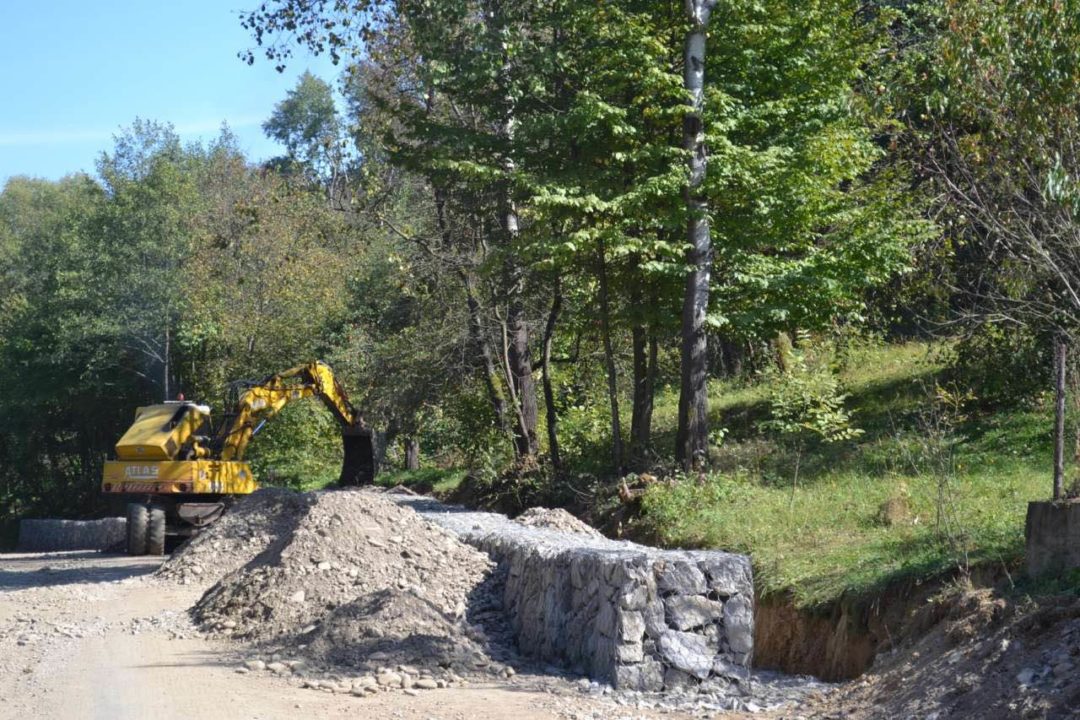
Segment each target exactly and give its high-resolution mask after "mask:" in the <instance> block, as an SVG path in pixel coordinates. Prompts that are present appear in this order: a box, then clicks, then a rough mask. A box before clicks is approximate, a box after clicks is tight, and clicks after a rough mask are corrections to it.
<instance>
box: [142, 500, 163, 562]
mask: <svg viewBox="0 0 1080 720" xmlns="http://www.w3.org/2000/svg"><path fill="white" fill-rule="evenodd" d="M146 554H147V555H159V556H160V555H164V554H165V510H164V509H163V508H159V507H151V508H150V523H149V525H148V526H147V532H146Z"/></svg>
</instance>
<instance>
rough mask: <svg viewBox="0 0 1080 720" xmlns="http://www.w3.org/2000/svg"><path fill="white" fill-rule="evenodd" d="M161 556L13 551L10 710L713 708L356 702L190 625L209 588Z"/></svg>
mask: <svg viewBox="0 0 1080 720" xmlns="http://www.w3.org/2000/svg"><path fill="white" fill-rule="evenodd" d="M159 565H160V560H159V559H154V558H129V557H126V556H117V555H103V554H100V553H79V552H68V553H34V554H5V555H0V718H12V719H14V718H20V719H27V718H49V719H50V720H51V719H54V718H56V719H60V720H64V719H67V718H80V719H81V718H102V719H105V718H108V719H109V720H123V719H125V718H131V719H133V720H145V718H148V717H152V718H155V720H165V719H167V718H184V719H185V720H191V718H228V720H245V719H248V718H250V719H267V718H295V717H301V716H307V717H318V718H336V717H346V716H349V717H357V716H359V717H372V718H401V719H402V720H410V719H414V718H415V719H416V720H467V719H470V718H476V719H477V720H495V719H497V718H500V719H501V718H520V719H521V720H540V719H542V718H543V719H547V718H552V719H558V720H599V719H600V718H604V719H605V720H607V719H609V718H610V719H611V720H620V719H626V720H631V719H634V720H636V719H638V718H641V719H642V720H652V719H653V718H660V717H663V718H675V719H676V720H677V719H678V718H691V717H694V718H700V717H703V715H702V714H701V713H694V714H683V713H681V712H677V711H673V710H671V709H663V710H651V709H640V708H628V707H625V706H624V705H621V704H619V702H620V700H619V698H614V699H612V698H609V697H606V696H604V695H603V694H601V693H598V692H597V689H596V688H595V687H594V688H593V689H592V691H591V692H586V691H585V690H584V689H582V690H581V691H576V690H575V689H574V688H575V687H577V686H578V685H579V684H577V683H572V682H568V681H563V682H561V683H551V682H547V681H543V680H537V679H536V678H529V677H528V676H519V677H516V678H513V679H512V680H507V681H505V682H501V683H497V684H495V683H493V684H490V685H487V684H469V685H468V686H466V687H450V688H445V689H438V690H430V691H421V692H417V691H415V690H413V691H406V692H383V693H377V694H374V695H371V696H368V697H354V696H352V695H343V694H335V693H333V692H330V691H313V690H311V689H309V688H302V687H301V686H300V684H299V683H297V682H296V681H295V679H292V678H285V677H275V676H273V675H271V674H266V673H245V672H244V670H242V669H241V668H243V658H242V657H241V656H239V655H237V654H236V646H235V644H228V643H225V642H224V641H221V640H214V639H212V638H207V637H204V636H202V635H201V634H200V633H198V632H197V631H196V630H195V629H194V628H193V627H192V626H191V624H190V621H189V619H188V616H187V612H186V611H187V609H188V608H190V607H191V606H192V605H193V604H194V603H195V601H196V600H197V599H198V598H199V597H200V595H201V594H202V592H203V591H204V589H205V588H203V587H200V586H198V585H177V584H175V583H166V582H161V581H159V580H155V579H153V578H151V577H150V575H151V573H153V571H154V570H156V569H157V568H158V566H159ZM709 717H717V718H719V717H725V718H727V717H741V715H740V714H734V713H733V714H726V715H709ZM756 717H762V716H761V715H758V716H756Z"/></svg>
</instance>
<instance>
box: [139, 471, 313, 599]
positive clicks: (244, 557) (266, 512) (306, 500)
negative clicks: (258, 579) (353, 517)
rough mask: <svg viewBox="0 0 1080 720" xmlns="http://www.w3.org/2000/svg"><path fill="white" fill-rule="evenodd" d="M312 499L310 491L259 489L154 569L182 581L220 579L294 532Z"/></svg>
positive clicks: (167, 577)
mask: <svg viewBox="0 0 1080 720" xmlns="http://www.w3.org/2000/svg"><path fill="white" fill-rule="evenodd" d="M312 503H314V497H312V496H311V495H310V494H301V493H297V492H293V491H292V490H286V489H284V488H272V487H271V488H263V489H261V490H257V491H256V492H254V493H252V494H251V495H248V496H246V497H245V498H243V499H241V500H239V501H238V502H237V503H236V504H235V505H233V507H231V508H229V511H228V512H226V513H225V515H224V516H223V517H222V518H221V519H220V520H218V521H217V522H216V523H214V524H213V525H211V526H210V528H208V529H207V530H205V531H203V532H202V533H200V534H199V535H196V536H195V537H194V538H192V539H191V540H189V541H187V542H186V543H185V544H184V545H182V546H181V547H180V548H178V549H177V550H176V552H174V553H173V555H172V557H170V558H169V560H168V561H166V562H165V564H164V565H162V566H161V568H160V569H159V570H158V571H157V572H156V573H155V575H156V576H157V577H159V578H162V579H165V580H171V581H174V582H178V583H180V584H181V585H187V584H203V583H205V584H212V583H215V582H217V581H218V580H220V579H221V578H223V577H225V576H226V575H228V574H229V573H231V572H235V571H236V570H239V569H240V568H241V567H243V566H244V565H246V564H247V563H248V562H250V561H251V560H252V558H254V557H255V556H257V555H258V554H260V553H261V552H263V551H264V550H266V548H267V547H269V546H270V545H271V544H272V543H274V542H275V541H277V540H278V539H280V538H282V537H285V536H288V535H290V534H291V533H292V532H293V531H294V530H295V529H296V525H297V523H299V522H300V519H301V518H302V517H303V516H304V515H305V514H306V513H307V511H308V510H309V508H310V507H311V505H312Z"/></svg>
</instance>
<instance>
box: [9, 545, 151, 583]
mask: <svg viewBox="0 0 1080 720" xmlns="http://www.w3.org/2000/svg"><path fill="white" fill-rule="evenodd" d="M160 565H161V558H148V557H143V558H132V557H128V556H126V555H105V554H103V553H99V552H71V553H57V554H21V555H0V591H3V590H19V589H24V588H29V587H48V586H52V585H73V584H80V583H82V584H86V583H108V582H117V581H119V580H126V579H128V578H135V577H140V576H143V575H149V574H150V573H152V572H154V571H155V570H157V569H158V567H159V566H160Z"/></svg>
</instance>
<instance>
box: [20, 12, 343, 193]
mask: <svg viewBox="0 0 1080 720" xmlns="http://www.w3.org/2000/svg"><path fill="white" fill-rule="evenodd" d="M258 2H259V0H224V1H215V0H172V1H170V0H140V1H138V2H135V1H134V0H128V1H121V0H93V1H91V2H87V0H54V1H52V2H33V1H32V0H0V187H2V186H3V184H4V183H5V182H6V181H7V179H8V178H9V177H11V176H13V175H31V176H35V177H45V178H50V179H56V178H60V177H63V176H64V175H67V174H69V173H73V172H77V171H79V170H84V171H86V172H89V173H91V174H93V172H94V162H95V160H96V159H97V157H98V155H99V154H100V153H101V151H103V150H108V149H110V148H111V147H112V137H113V135H114V134H116V133H117V131H118V130H120V128H122V127H126V126H128V125H130V124H131V122H132V121H133V120H134V119H135V118H136V117H141V118H144V119H148V120H158V121H161V122H170V123H172V124H173V125H174V126H175V127H176V130H177V132H178V133H179V134H180V136H181V138H183V139H184V140H207V139H210V138H212V137H214V136H216V135H217V133H218V130H219V128H220V127H221V123H222V122H227V123H228V124H229V126H230V127H231V128H232V130H233V132H234V133H235V134H236V135H237V138H238V139H239V142H240V146H241V148H242V149H243V150H244V151H245V152H246V153H247V154H248V156H249V157H250V158H251V159H253V160H261V159H266V158H269V157H272V156H274V155H277V154H279V153H280V152H281V149H280V148H279V147H278V146H277V145H276V144H275V143H273V142H272V141H270V140H268V139H266V138H265V137H264V136H263V133H262V129H261V128H260V127H259V126H260V124H261V123H262V122H263V121H264V120H266V118H267V117H269V116H270V113H271V112H272V111H273V109H274V104H275V103H277V102H278V101H279V100H281V99H282V98H284V97H285V93H286V91H287V90H289V89H291V88H292V87H293V86H294V85H295V83H296V79H297V77H298V76H299V75H300V74H301V73H302V72H303V71H304V70H305V69H309V70H311V72H312V73H314V74H315V75H317V76H319V77H321V78H323V79H324V80H327V81H329V82H333V81H334V80H335V78H336V77H337V69H336V68H335V67H334V66H333V65H332V64H331V63H330V60H329V58H327V57H318V58H316V57H312V56H310V55H308V54H307V53H306V51H304V50H301V49H299V48H297V50H296V51H295V57H294V58H293V60H292V61H291V62H290V63H289V67H288V69H287V70H286V72H285V73H284V74H279V73H278V72H276V71H275V70H274V68H273V66H272V65H271V64H270V63H269V62H266V61H262V62H260V61H256V63H255V65H254V66H248V65H246V64H245V63H244V62H243V61H241V60H240V59H239V58H238V57H237V53H238V52H239V51H241V50H245V49H247V48H248V47H250V46H252V45H253V44H254V43H253V42H252V40H251V38H250V36H249V35H248V33H247V31H245V30H244V29H243V28H242V27H240V21H239V16H238V12H239V11H240V10H247V9H250V8H252V7H255V6H257V4H258Z"/></svg>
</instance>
